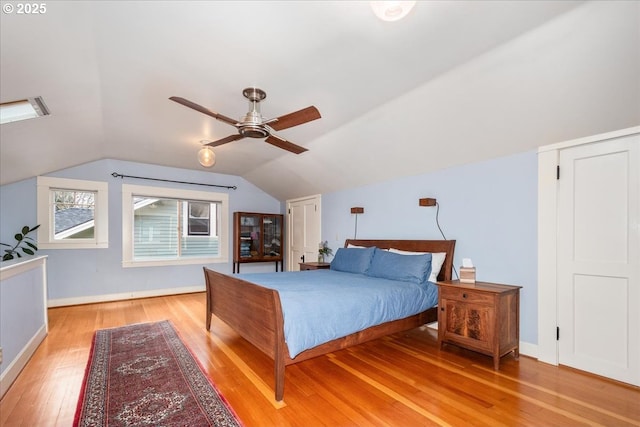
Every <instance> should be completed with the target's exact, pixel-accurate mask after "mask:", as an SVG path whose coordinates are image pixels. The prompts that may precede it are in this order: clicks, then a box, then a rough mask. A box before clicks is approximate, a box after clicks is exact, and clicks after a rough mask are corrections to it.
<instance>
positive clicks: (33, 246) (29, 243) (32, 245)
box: [25, 242, 38, 251]
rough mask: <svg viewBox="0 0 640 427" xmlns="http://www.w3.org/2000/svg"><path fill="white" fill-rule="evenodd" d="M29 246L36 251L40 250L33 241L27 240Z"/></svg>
mask: <svg viewBox="0 0 640 427" xmlns="http://www.w3.org/2000/svg"><path fill="white" fill-rule="evenodd" d="M25 243H26V244H27V245H28V246H30V247H32V248H33V249H35V250H36V251H37V250H38V247H37V246H36V245H34V244H33V243H31V242H25Z"/></svg>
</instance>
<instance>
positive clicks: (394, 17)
mask: <svg viewBox="0 0 640 427" xmlns="http://www.w3.org/2000/svg"><path fill="white" fill-rule="evenodd" d="M415 5H416V2H415V1H372V2H371V8H372V9H373V13H375V14H376V16H377V17H378V18H380V19H382V20H383V21H399V20H400V19H402V18H404V17H405V16H407V14H408V13H409V12H410V11H411V9H413V6H415Z"/></svg>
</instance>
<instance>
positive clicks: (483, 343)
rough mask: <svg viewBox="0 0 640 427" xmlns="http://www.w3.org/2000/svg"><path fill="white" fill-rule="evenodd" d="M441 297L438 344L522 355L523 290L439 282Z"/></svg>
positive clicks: (497, 354)
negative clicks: (521, 291)
mask: <svg viewBox="0 0 640 427" xmlns="http://www.w3.org/2000/svg"><path fill="white" fill-rule="evenodd" d="M436 284H437V285H438V286H439V287H440V292H439V297H438V307H439V308H438V343H439V344H440V348H442V346H443V345H444V344H445V343H447V344H454V345H457V346H459V347H463V348H466V349H468V350H473V351H477V352H479V353H483V354H487V355H489V356H492V357H493V368H494V369H495V370H498V369H499V368H500V357H502V356H504V355H505V354H507V353H510V352H512V351H513V355H514V356H515V358H516V360H517V359H518V357H519V355H520V288H521V287H522V286H511V285H500V284H497V283H488V282H475V283H460V282H459V281H458V280H453V281H443V282H437V283H436Z"/></svg>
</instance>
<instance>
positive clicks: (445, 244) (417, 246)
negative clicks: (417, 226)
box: [344, 239, 456, 280]
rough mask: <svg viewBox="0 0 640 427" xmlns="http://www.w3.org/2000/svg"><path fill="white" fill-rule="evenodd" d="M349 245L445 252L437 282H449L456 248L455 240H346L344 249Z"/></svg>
mask: <svg viewBox="0 0 640 427" xmlns="http://www.w3.org/2000/svg"><path fill="white" fill-rule="evenodd" d="M349 244H351V245H355V246H366V247H370V246H375V247H378V248H380V249H389V248H394V249H400V250H402V251H412V252H445V253H446V254H447V256H446V257H445V259H444V264H442V268H441V269H440V274H438V280H451V278H452V276H451V271H452V270H453V252H454V250H455V247H456V241H455V240H359V239H347V240H346V241H345V242H344V247H345V248H346V247H347V246H348V245H349Z"/></svg>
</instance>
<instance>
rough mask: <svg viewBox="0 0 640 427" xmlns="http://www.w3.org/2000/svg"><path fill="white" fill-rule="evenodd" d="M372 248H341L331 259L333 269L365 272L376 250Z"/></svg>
mask: <svg viewBox="0 0 640 427" xmlns="http://www.w3.org/2000/svg"><path fill="white" fill-rule="evenodd" d="M375 249H376V248H374V247H371V248H339V249H338V250H337V251H336V255H335V256H334V257H333V260H332V261H331V270H336V271H344V272H347V273H359V274H364V273H365V272H366V271H367V269H368V268H369V265H370V264H371V258H373V254H374V252H375Z"/></svg>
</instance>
